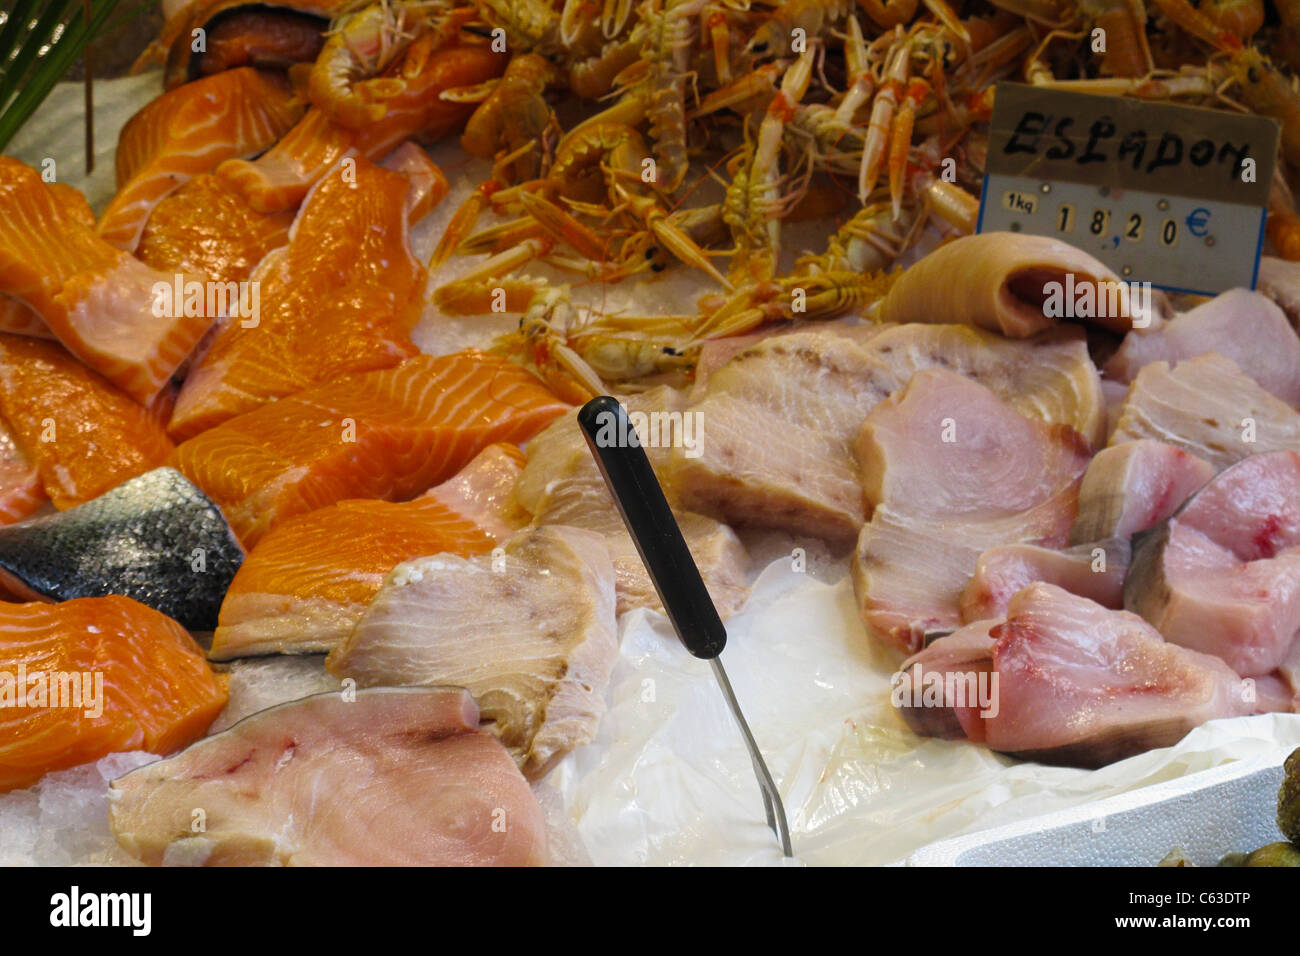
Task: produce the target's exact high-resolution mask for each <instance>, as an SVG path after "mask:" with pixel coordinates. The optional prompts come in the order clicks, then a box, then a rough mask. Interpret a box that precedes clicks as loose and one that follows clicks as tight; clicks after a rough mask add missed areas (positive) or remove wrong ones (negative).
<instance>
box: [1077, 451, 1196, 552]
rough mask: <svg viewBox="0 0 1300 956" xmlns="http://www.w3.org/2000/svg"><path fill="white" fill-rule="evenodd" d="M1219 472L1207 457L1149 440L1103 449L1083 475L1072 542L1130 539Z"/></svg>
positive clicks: (1170, 512)
mask: <svg viewBox="0 0 1300 956" xmlns="http://www.w3.org/2000/svg"><path fill="white" fill-rule="evenodd" d="M1214 472H1215V469H1214V466H1212V465H1211V464H1210V463H1209V462H1208V461H1206V460H1205V459H1203V458H1198V457H1197V456H1196V455H1193V454H1192V453H1191V452H1188V451H1184V450H1183V449H1181V448H1177V447H1175V446H1173V445H1166V444H1165V443H1164V442H1159V441H1154V440H1153V439H1150V438H1142V439H1138V440H1136V441H1126V442H1124V443H1123V444H1120V445H1112V446H1111V447H1109V448H1103V449H1102V450H1101V451H1099V452H1097V454H1096V455H1094V456H1093V458H1092V461H1091V462H1089V463H1088V470H1087V471H1085V472H1084V473H1083V484H1082V485H1080V487H1079V516H1078V517H1077V518H1076V519H1075V521H1074V527H1073V528H1072V529H1071V530H1070V544H1077V545H1084V544H1088V543H1090V542H1093V541H1101V540H1103V539H1106V538H1112V537H1115V538H1125V539H1127V538H1129V537H1131V536H1132V535H1134V534H1136V533H1137V532H1139V531H1145V530H1146V529H1147V528H1151V527H1154V526H1155V525H1157V524H1159V523H1160V522H1161V521H1164V520H1165V519H1166V518H1168V517H1169V516H1170V515H1171V514H1173V513H1174V512H1175V511H1177V510H1178V508H1179V507H1180V506H1181V505H1182V503H1183V502H1184V501H1186V500H1187V498H1188V496H1189V495H1191V494H1192V493H1193V492H1194V491H1196V490H1198V489H1200V488H1201V487H1203V486H1204V485H1205V483H1206V482H1208V481H1209V480H1210V479H1211V478H1213V477H1214Z"/></svg>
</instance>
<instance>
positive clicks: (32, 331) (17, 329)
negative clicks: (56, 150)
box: [0, 183, 95, 339]
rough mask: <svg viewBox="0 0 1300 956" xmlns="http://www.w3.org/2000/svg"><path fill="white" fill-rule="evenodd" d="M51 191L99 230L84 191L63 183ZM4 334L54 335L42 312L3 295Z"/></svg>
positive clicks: (71, 211) (70, 211) (0, 317)
mask: <svg viewBox="0 0 1300 956" xmlns="http://www.w3.org/2000/svg"><path fill="white" fill-rule="evenodd" d="M49 188H50V191H51V192H53V193H55V194H57V196H58V199H59V201H60V202H61V203H62V204H63V206H64V210H65V211H66V212H67V213H68V215H70V216H72V217H73V218H74V219H76V220H77V221H78V222H80V223H82V224H83V225H85V226H86V227H87V228H89V229H94V228H95V213H94V212H93V211H92V210H91V208H90V203H88V202H86V197H85V196H83V195H82V194H81V192H80V191H78V190H76V189H73V188H72V187H71V186H65V185H64V184H63V183H50V184H49ZM0 332H12V333H13V334H14V335H30V336H32V337H34V338H38V339H52V338H54V333H53V332H51V331H50V327H49V326H48V325H46V324H45V320H44V319H42V318H41V316H40V313H39V312H37V311H36V310H35V309H33V308H32V307H31V306H30V305H28V304H27V303H26V302H24V301H23V300H22V299H16V298H14V297H13V296H11V295H8V294H6V293H0Z"/></svg>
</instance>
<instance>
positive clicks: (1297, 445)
mask: <svg viewBox="0 0 1300 956" xmlns="http://www.w3.org/2000/svg"><path fill="white" fill-rule="evenodd" d="M1139 438H1154V439H1156V440H1157V441H1162V442H1165V443H1166V444H1169V445H1173V446H1174V447H1176V448H1181V449H1183V451H1187V452H1190V453H1191V454H1193V455H1196V456H1198V457H1200V458H1203V459H1205V460H1206V461H1208V462H1209V463H1210V464H1211V465H1212V466H1214V468H1215V469H1216V470H1221V469H1223V468H1226V467H1228V466H1229V465H1231V464H1232V463H1233V462H1237V461H1240V460H1241V459H1243V458H1245V457H1247V456H1249V455H1254V454H1258V453H1260V452H1266V451H1279V450H1281V449H1285V448H1290V449H1293V450H1300V413H1297V412H1296V410H1295V409H1293V408H1292V407H1291V406H1290V405H1288V404H1287V403H1286V402H1284V401H1282V399H1280V398H1278V397H1277V396H1276V395H1274V394H1273V393H1272V392H1268V391H1266V390H1265V389H1264V388H1263V387H1261V386H1260V385H1259V384H1258V383H1257V382H1256V381H1255V380H1254V379H1252V378H1251V377H1250V376H1249V375H1247V374H1245V373H1244V372H1243V371H1242V370H1241V369H1240V368H1239V367H1238V366H1237V363H1235V362H1233V361H1232V360H1231V359H1226V358H1224V357H1223V356H1222V355H1219V354H1218V353H1217V352H1209V353H1206V354H1205V355H1198V356H1197V357H1196V358H1191V359H1185V360H1184V361H1181V362H1179V363H1178V364H1177V365H1175V366H1174V367H1173V368H1170V366H1169V363H1168V362H1152V363H1151V364H1150V365H1148V366H1147V367H1146V368H1144V369H1142V371H1141V372H1139V373H1138V375H1137V377H1136V378H1135V379H1134V380H1133V384H1132V385H1131V386H1130V387H1129V391H1128V396H1127V397H1126V398H1125V399H1124V404H1123V405H1121V406H1120V411H1119V421H1118V422H1117V423H1116V424H1115V430H1114V432H1113V433H1112V434H1111V436H1110V444H1112V445H1118V444H1121V443H1122V442H1126V441H1133V440H1135V439H1139Z"/></svg>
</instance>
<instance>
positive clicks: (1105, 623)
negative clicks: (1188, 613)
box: [957, 584, 1254, 767]
mask: <svg viewBox="0 0 1300 956" xmlns="http://www.w3.org/2000/svg"><path fill="white" fill-rule="evenodd" d="M989 635H990V636H991V637H992V638H993V647H992V666H993V671H994V673H996V674H997V676H998V688H997V713H996V714H995V715H990V716H988V717H980V716H979V714H978V713H976V712H974V711H972V710H969V709H967V710H965V711H961V710H959V711H958V714H957V715H958V717H959V718H960V719H961V720H962V725H963V727H964V728H965V730H966V735H967V736H968V737H970V738H971V739H972V740H980V741H983V742H984V743H987V744H988V746H989V747H991V748H993V749H994V750H1000V751H1004V752H1007V753H1014V754H1016V755H1018V756H1021V757H1025V758H1026V759H1030V760H1040V761H1043V762H1045V763H1064V764H1069V765H1071V766H1080V767H1099V766H1102V765H1104V764H1107V763H1111V762H1113V761H1115V760H1121V759H1123V758H1124V757H1128V756H1132V755H1133V754H1135V753H1141V752H1143V751H1145V750H1150V749H1152V748H1153V747H1166V746H1169V745H1170V744H1174V743H1177V742H1178V741H1179V740H1181V739H1182V738H1183V737H1184V736H1185V735H1186V734H1187V732H1188V731H1189V730H1191V729H1192V728H1193V727H1196V726H1199V725H1200V724H1202V723H1204V722H1205V721H1207V720H1213V719H1215V718H1219V717H1235V716H1239V715H1243V714H1249V713H1251V712H1252V710H1253V709H1254V707H1253V705H1252V704H1251V703H1249V702H1248V700H1247V698H1248V697H1249V695H1248V694H1247V693H1246V692H1245V691H1246V688H1245V685H1244V684H1243V682H1242V681H1241V679H1240V678H1239V677H1238V676H1237V675H1236V674H1235V673H1233V672H1232V670H1231V669H1229V667H1228V666H1227V665H1226V664H1224V663H1223V661H1221V660H1220V659H1219V658H1217V657H1214V656H1212V655H1209V654H1201V653H1199V652H1197V651H1192V650H1188V649H1186V648H1183V647H1179V646H1178V645H1176V644H1170V643H1166V642H1165V641H1164V640H1163V639H1162V638H1161V636H1160V634H1159V632H1157V631H1156V630H1155V629H1154V628H1152V627H1151V626H1150V625H1149V624H1147V623H1146V622H1145V621H1143V620H1142V619H1141V618H1140V617H1138V616H1137V615H1135V614H1129V613H1128V612H1126V611H1111V610H1107V609H1106V608H1104V607H1102V606H1101V605H1100V604H1096V603H1094V602H1093V601H1089V600H1088V599H1087V598H1082V597H1076V596H1075V595H1072V594H1069V593H1067V592H1066V591H1063V590H1061V589H1060V588H1058V587H1055V586H1053V585H1050V584H1033V585H1030V586H1029V587H1027V588H1025V589H1024V590H1023V591H1021V592H1020V593H1019V594H1017V595H1016V596H1015V597H1014V598H1013V599H1012V600H1011V605H1010V607H1009V608H1008V614H1007V619H1006V620H1005V621H1004V622H1002V623H1000V624H997V625H995V626H994V627H992V628H991V629H990V631H989Z"/></svg>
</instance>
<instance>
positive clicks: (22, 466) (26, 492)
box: [0, 421, 50, 525]
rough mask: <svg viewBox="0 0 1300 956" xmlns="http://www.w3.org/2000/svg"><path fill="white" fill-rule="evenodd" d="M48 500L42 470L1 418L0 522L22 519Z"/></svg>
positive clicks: (6, 522)
mask: <svg viewBox="0 0 1300 956" xmlns="http://www.w3.org/2000/svg"><path fill="white" fill-rule="evenodd" d="M49 500H50V499H49V496H48V495H46V494H45V485H44V484H43V483H42V482H41V473H40V471H38V470H37V468H36V466H35V465H33V464H32V460H31V459H30V458H28V457H27V456H26V455H25V454H24V453H23V450H22V449H21V448H19V447H18V441H17V440H16V439H15V438H14V433H13V432H12V431H11V430H10V428H9V426H8V425H6V424H4V422H2V421H0V525H4V524H12V523H13V522H15V521H22V520H23V519H24V518H26V517H27V516H28V515H30V514H31V513H32V512H34V511H36V510H37V509H39V508H40V507H41V506H42V505H43V504H45V502H47V501H49Z"/></svg>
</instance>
